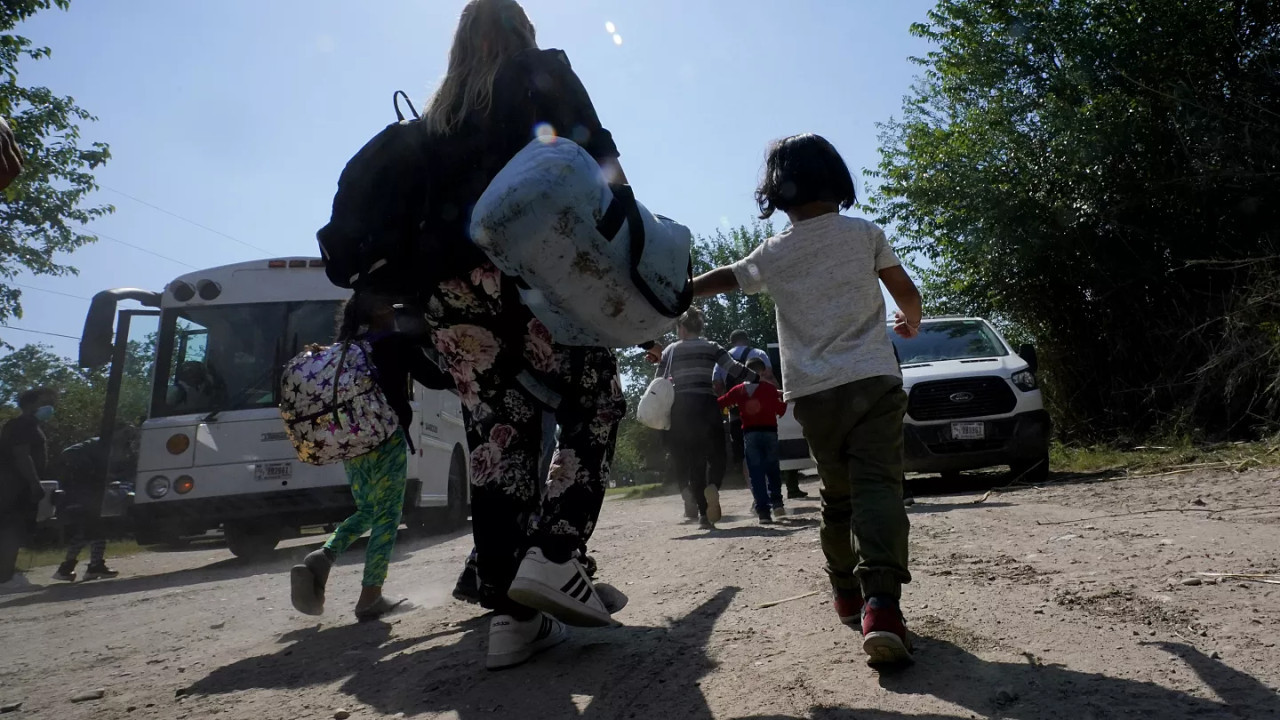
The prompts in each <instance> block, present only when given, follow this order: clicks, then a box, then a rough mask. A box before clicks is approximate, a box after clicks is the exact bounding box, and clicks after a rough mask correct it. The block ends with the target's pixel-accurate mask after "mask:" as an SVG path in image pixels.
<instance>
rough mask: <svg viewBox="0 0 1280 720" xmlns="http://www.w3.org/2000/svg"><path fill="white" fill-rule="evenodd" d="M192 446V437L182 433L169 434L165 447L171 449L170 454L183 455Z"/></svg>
mask: <svg viewBox="0 0 1280 720" xmlns="http://www.w3.org/2000/svg"><path fill="white" fill-rule="evenodd" d="M190 447H191V438H189V437H187V436H186V435H184V434H182V433H178V434H176V435H171V436H169V439H168V440H166V441H165V443H164V449H165V450H168V451H169V454H170V455H181V454H182V453H184V452H186V451H187V449H188V448H190Z"/></svg>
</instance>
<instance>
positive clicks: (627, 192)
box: [596, 184, 693, 318]
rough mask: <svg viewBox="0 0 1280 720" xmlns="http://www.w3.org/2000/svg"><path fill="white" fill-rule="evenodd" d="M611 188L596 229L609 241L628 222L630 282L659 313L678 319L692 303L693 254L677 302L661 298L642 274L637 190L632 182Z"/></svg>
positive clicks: (642, 237) (641, 223) (642, 241)
mask: <svg viewBox="0 0 1280 720" xmlns="http://www.w3.org/2000/svg"><path fill="white" fill-rule="evenodd" d="M609 190H610V191H612V193H613V200H611V201H609V207H608V208H607V209H606V210H605V213H604V216H603V217H601V218H600V222H599V223H597V224H596V230H598V231H599V232H600V234H601V235H603V236H604V237H605V238H606V239H608V240H613V239H614V238H615V237H617V235H618V232H619V231H621V230H622V222H623V220H625V221H626V223H627V229H628V230H629V231H630V234H631V282H632V283H633V284H634V285H635V286H636V289H637V290H639V291H640V294H641V295H643V296H644V299H645V300H648V301H649V304H650V305H652V306H653V309H654V310H657V311H658V313H659V314H661V315H663V316H665V317H669V318H678V317H680V316H681V315H682V314H683V313H684V311H685V310H688V309H689V306H690V305H691V304H693V288H692V286H691V284H692V280H693V257H692V256H690V258H689V269H688V271H687V275H688V277H687V280H688V281H689V282H686V283H685V286H684V288H682V289H681V290H680V292H679V294H677V295H676V301H675V303H673V304H671V305H667V304H666V303H665V302H663V301H662V298H660V297H658V294H657V293H656V292H654V290H653V288H652V287H650V286H649V283H648V282H647V281H645V279H644V276H642V275H641V274H640V261H641V259H642V258H643V257H644V244H645V234H644V218H643V217H641V216H640V206H639V205H638V204H637V203H636V195H635V192H634V191H633V190H632V189H631V186H630V185H614V184H610V185H609Z"/></svg>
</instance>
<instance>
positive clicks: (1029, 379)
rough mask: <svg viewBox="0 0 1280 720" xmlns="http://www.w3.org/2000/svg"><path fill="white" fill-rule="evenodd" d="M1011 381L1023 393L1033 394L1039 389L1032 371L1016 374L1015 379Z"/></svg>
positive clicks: (1012, 378)
mask: <svg viewBox="0 0 1280 720" xmlns="http://www.w3.org/2000/svg"><path fill="white" fill-rule="evenodd" d="M1009 380H1010V381H1012V382H1013V384H1014V386H1015V387H1017V388H1018V389H1019V390H1021V391H1022V392H1031V391H1032V390H1035V389H1036V387H1038V386H1037V385H1036V376H1035V374H1034V373H1032V372H1031V371H1030V370H1023V371H1022V372H1016V373H1014V374H1013V377H1011V378H1009Z"/></svg>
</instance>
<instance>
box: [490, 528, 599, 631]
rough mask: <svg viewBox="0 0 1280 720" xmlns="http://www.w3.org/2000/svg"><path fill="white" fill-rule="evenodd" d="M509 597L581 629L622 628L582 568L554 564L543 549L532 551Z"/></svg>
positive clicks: (575, 565)
mask: <svg viewBox="0 0 1280 720" xmlns="http://www.w3.org/2000/svg"><path fill="white" fill-rule="evenodd" d="M507 597H509V598H511V599H512V600H515V601H516V602H518V603H520V604H521V605H525V606H528V607H531V608H533V609H535V610H541V611H542V612H544V613H547V614H548V615H551V616H552V617H554V618H556V619H558V620H560V621H562V622H564V623H566V624H568V625H576V626H579V627H606V626H609V625H620V624H621V623H619V622H618V621H617V620H614V619H613V618H612V617H610V615H609V610H608V609H607V608H606V607H605V605H604V601H603V600H601V598H600V594H599V593H598V592H596V588H595V585H593V584H592V583H591V578H590V577H588V576H587V571H586V570H583V569H582V565H581V564H580V563H579V562H578V561H577V560H574V559H572V558H570V559H569V561H568V562H563V563H554V562H551V561H550V560H548V559H547V556H546V555H543V554H542V549H541V548H536V547H535V548H529V552H528V553H526V554H525V556H524V560H523V561H521V562H520V569H519V570H518V571H516V577H515V580H512V581H511V589H510V590H508V591H507Z"/></svg>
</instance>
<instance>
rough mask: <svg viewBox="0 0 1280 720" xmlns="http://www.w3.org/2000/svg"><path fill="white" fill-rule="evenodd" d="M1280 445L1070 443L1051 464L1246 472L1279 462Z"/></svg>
mask: <svg viewBox="0 0 1280 720" xmlns="http://www.w3.org/2000/svg"><path fill="white" fill-rule="evenodd" d="M1278 451H1280V444H1276V442H1274V441H1272V442H1256V443H1219V444H1215V445H1193V444H1191V443H1189V442H1180V443H1169V444H1163V443H1156V442H1153V443H1151V444H1149V445H1145V446H1139V447H1133V448H1119V447H1108V446H1102V445H1094V446H1086V447H1080V446H1069V445H1059V444H1056V443H1055V444H1054V446H1053V450H1052V451H1051V454H1050V462H1049V465H1050V467H1052V468H1053V470H1054V471H1055V472H1061V473H1102V472H1108V471H1114V472H1127V473H1128V474H1130V475H1146V474H1156V473H1164V472H1175V471H1179V470H1187V471H1192V470H1199V469H1203V470H1215V469H1218V470H1233V471H1237V472H1239V471H1243V470H1248V469H1251V468H1257V467H1270V466H1275V465H1280V452H1278Z"/></svg>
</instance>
